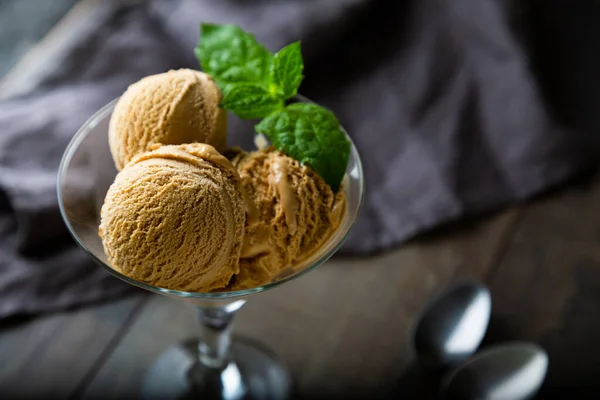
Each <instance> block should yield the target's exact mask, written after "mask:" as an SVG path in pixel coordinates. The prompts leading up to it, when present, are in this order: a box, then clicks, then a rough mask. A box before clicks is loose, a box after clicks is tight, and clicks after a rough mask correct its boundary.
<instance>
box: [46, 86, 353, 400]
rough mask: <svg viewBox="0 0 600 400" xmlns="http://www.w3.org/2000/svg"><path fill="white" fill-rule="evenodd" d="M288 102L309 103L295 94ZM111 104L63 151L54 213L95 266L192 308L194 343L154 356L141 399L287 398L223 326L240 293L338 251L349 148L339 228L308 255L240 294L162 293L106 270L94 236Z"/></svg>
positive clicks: (242, 299) (284, 381)
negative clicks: (195, 321)
mask: <svg viewBox="0 0 600 400" xmlns="http://www.w3.org/2000/svg"><path fill="white" fill-rule="evenodd" d="M294 101H296V102H309V100H308V99H306V98H304V97H301V96H298V97H296V98H295V99H294ZM115 102H116V100H114V101H112V102H111V103H109V104H107V105H106V106H104V107H103V108H102V109H100V110H99V111H98V112H97V113H96V114H95V115H94V116H92V117H91V118H90V119H89V120H88V121H87V122H86V123H85V124H84V125H83V126H82V127H81V128H80V129H79V131H78V132H77V133H76V134H75V136H74V137H73V139H72V140H71V142H70V143H69V145H68V146H67V149H66V150H65V153H64V155H63V158H62V160H61V163H60V167H59V171H58V187H57V190H58V201H59V206H60V211H61V214H62V217H63V219H64V221H65V223H66V225H67V227H68V229H69V231H70V232H71V234H72V235H73V237H74V239H75V241H76V242H77V243H78V244H79V245H80V246H81V247H82V248H83V249H84V250H85V251H86V252H87V253H88V255H89V256H90V257H91V258H92V259H93V260H94V261H95V262H96V263H97V264H99V265H100V266H101V267H103V268H104V269H106V270H107V271H108V272H109V273H111V274H112V275H114V276H116V277H117V278H119V279H121V280H123V281H125V282H127V283H129V284H131V285H134V286H137V287H140V288H142V289H146V290H149V291H151V292H154V293H157V294H161V295H164V296H168V297H171V298H176V299H180V300H181V301H183V302H186V303H188V304H190V305H192V306H193V307H195V308H196V311H197V315H198V319H199V322H200V323H199V335H198V338H197V339H193V340H190V341H188V342H186V343H181V344H179V345H177V346H174V347H172V348H170V349H168V350H167V351H165V352H164V353H163V354H162V355H161V356H159V357H158V359H157V360H156V361H155V363H154V364H153V365H152V366H150V367H149V369H148V372H147V375H146V377H145V379H144V383H143V385H142V388H141V397H143V398H156V399H169V398H191V397H202V398H214V399H241V398H253V399H254V398H256V399H284V398H288V397H289V396H290V389H291V379H290V375H289V373H288V371H287V369H286V368H285V366H284V365H283V364H282V363H281V362H280V361H279V360H278V359H277V357H276V356H274V355H273V354H272V353H271V352H270V351H269V350H267V349H265V348H264V347H262V346H261V345H260V344H258V343H254V342H251V341H248V340H244V339H243V338H238V337H235V338H234V339H232V336H231V323H232V320H233V317H234V316H235V313H236V312H237V311H238V310H239V309H240V308H241V307H242V306H243V305H244V304H245V303H246V299H247V298H248V296H250V295H252V294H257V293H260V292H263V291H265V290H268V289H272V288H275V287H277V286H280V285H282V284H284V283H286V282H289V281H291V280H293V279H296V278H298V277H299V276H301V275H303V274H305V273H307V272H309V271H311V270H313V269H314V268H316V267H318V266H319V265H321V264H323V263H324V262H325V261H327V260H328V259H329V258H330V257H331V256H332V255H333V254H334V253H335V252H336V251H337V250H338V249H339V248H340V246H341V245H342V243H343V242H344V240H345V239H346V237H347V235H348V233H349V232H350V229H351V227H352V225H353V224H354V221H355V220H356V217H357V215H358V212H359V209H360V206H361V203H362V199H363V191H364V181H363V171H362V166H361V161H360V157H359V155H358V152H357V150H356V148H355V147H354V144H353V143H352V147H351V152H350V160H349V162H348V168H347V170H346V176H345V178H344V182H343V186H342V187H343V189H344V191H345V192H346V198H347V207H346V213H345V215H344V218H343V220H342V222H341V224H340V226H339V228H338V229H337V230H336V231H335V232H334V233H333V235H332V236H331V237H330V238H329V239H328V240H327V242H326V243H325V244H324V245H323V246H322V247H321V248H320V249H319V250H318V251H317V252H316V253H315V254H313V255H312V256H311V257H309V258H308V259H306V260H305V261H304V262H302V263H301V264H299V265H296V266H294V267H293V268H286V269H285V270H284V271H282V273H281V274H279V275H278V276H277V277H275V278H274V279H273V280H272V281H270V282H268V283H265V284H264V285H262V286H258V287H254V288H251V289H247V290H239V291H231V292H211V293H189V292H181V291H177V290H169V289H166V288H161V287H156V286H152V285H149V284H146V283H143V282H139V281H136V280H134V279H132V278H129V277H127V276H125V275H123V274H121V273H120V272H118V271H116V270H114V269H113V268H112V267H111V265H110V263H109V261H108V259H107V257H106V255H105V253H104V249H103V247H102V241H101V239H100V238H99V237H98V226H99V224H100V207H101V206H102V203H103V201H104V197H105V195H106V192H107V190H108V188H109V186H110V184H111V183H112V182H113V180H114V178H115V175H116V174H117V170H116V169H115V167H114V163H113V160H112V157H111V154H110V150H109V147H108V123H109V120H110V116H111V113H112V111H113V108H114V105H115ZM251 134H252V132H249V135H251ZM231 144H232V143H230V145H231ZM233 144H234V145H235V143H233Z"/></svg>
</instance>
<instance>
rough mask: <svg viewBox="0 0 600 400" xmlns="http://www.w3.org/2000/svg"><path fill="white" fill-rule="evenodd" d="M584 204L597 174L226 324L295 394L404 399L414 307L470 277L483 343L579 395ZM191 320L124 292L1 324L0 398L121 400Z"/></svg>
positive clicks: (597, 329) (61, 30) (598, 189)
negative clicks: (517, 350)
mask: <svg viewBox="0 0 600 400" xmlns="http://www.w3.org/2000/svg"><path fill="white" fill-rule="evenodd" d="M93 4H94V1H92V2H84V3H83V4H82V5H80V6H79V7H78V8H76V9H75V10H74V11H73V13H72V14H71V15H70V16H69V17H68V18H67V19H66V20H65V21H64V22H62V23H61V25H60V26H59V27H58V28H57V29H56V30H55V31H54V32H53V33H52V34H51V35H50V36H49V37H48V39H46V40H44V41H43V42H42V43H41V44H40V45H39V46H38V47H37V48H36V49H34V50H33V53H32V54H30V56H29V57H26V59H25V60H24V61H23V62H22V63H21V64H20V65H19V67H18V68H17V69H15V70H14V72H13V73H12V74H9V78H10V81H5V82H4V85H3V86H2V85H0V86H2V87H3V88H4V93H9V92H10V91H11V90H12V89H14V87H16V86H17V85H18V83H19V82H20V81H21V82H25V81H26V80H27V77H28V76H32V75H35V73H36V68H39V67H38V66H37V65H36V64H37V63H35V60H36V59H39V58H38V57H39V56H40V55H43V54H49V53H51V52H52V51H56V50H57V49H59V48H60V46H61V43H65V42H66V41H68V35H69V31H71V30H72V29H70V27H72V25H70V24H81V23H82V22H81V21H82V18H85V16H86V15H89V13H90V12H93ZM11 88H12V89H11ZM598 204H600V180H598V179H595V178H589V179H585V180H584V182H579V183H577V184H572V185H570V186H569V187H568V188H565V189H563V190H561V191H558V192H555V193H553V194H551V195H547V196H545V197H543V198H540V199H537V200H536V201H533V202H531V203H530V204H524V205H519V206H515V207H512V208H508V209H505V210H503V211H501V212H499V213H497V214H495V215H488V216H485V217H482V218H478V219H477V220H471V221H468V222H462V223H460V224H454V225H452V226H447V227H444V228H441V229H438V230H437V231H436V232H435V233H432V234H429V235H426V236H423V237H421V238H418V239H416V240H413V241H411V242H410V243H407V244H405V245H403V246H401V247H400V248H397V249H395V250H392V251H389V252H387V253H385V254H381V255H378V256H376V257H371V258H364V259H342V258H335V259H334V260H332V261H330V262H328V263H327V264H325V265H324V266H322V267H321V268H319V269H317V270H316V271H314V272H312V273H310V274H308V275H306V276H304V277H302V278H299V279H297V280H296V281H294V282H292V283H289V284H288V285H285V286H283V287H281V288H278V289H275V290H272V291H269V292H266V293H264V294H261V295H258V296H255V297H253V298H251V301H250V302H249V303H248V305H247V306H246V307H245V308H244V309H243V310H242V311H241V313H240V315H239V317H238V319H237V321H236V324H235V330H236V331H237V333H239V334H243V335H247V336H249V337H251V338H254V339H257V340H260V341H262V342H264V343H266V344H268V345H269V346H270V347H271V348H272V349H273V350H274V351H275V352H277V353H278V354H279V355H280V356H281V358H283V360H284V361H285V362H286V363H287V364H288V366H289V368H290V369H291V372H292V374H293V378H294V381H295V385H296V392H297V395H298V396H297V397H298V398H314V397H315V396H318V397H335V398H338V397H345V398H360V397H367V398H380V397H393V396H396V397H398V396H401V395H402V394H404V395H405V396H406V394H407V393H410V390H409V389H407V387H408V386H410V384H409V383H410V379H407V378H406V375H405V374H406V373H407V371H408V369H407V368H408V366H409V365H410V363H411V354H410V350H409V348H408V345H407V339H408V333H409V329H410V327H411V324H412V322H413V321H414V318H415V315H416V313H417V312H418V310H419V309H420V307H421V306H422V305H423V303H424V302H425V301H426V300H427V299H428V298H429V297H430V296H431V295H432V294H434V293H435V292H437V291H439V290H441V289H442V288H444V287H446V286H447V285H449V284H450V283H452V282H453V281H456V280H458V279H463V278H472V279H477V280H479V281H482V282H485V283H486V284H487V285H488V286H489V287H490V288H491V291H492V299H493V315H492V322H491V326H490V330H489V332H488V335H487V337H486V340H485V344H484V345H489V344H491V343H495V342H498V341H506V340H531V341H535V342H537V343H539V344H541V345H542V346H543V347H544V348H546V350H547V351H548V352H549V354H550V370H549V375H548V379H547V381H546V384H545V386H544V389H543V390H542V393H541V395H540V397H543V398H546V397H548V398H554V396H556V395H558V396H559V397H558V398H586V397H585V395H586V394H587V391H588V390H591V389H593V387H594V386H595V384H596V379H597V378H596V377H597V375H598V372H599V371H600V346H598V345H597V341H598V338H599V337H600V323H599V322H598V315H600V246H599V244H600V207H599V206H598ZM195 324H196V323H195V320H194V315H193V313H192V311H191V310H190V309H188V308H186V307H185V306H184V305H182V304H180V303H178V302H175V301H172V300H168V299H166V298H162V297H159V296H156V295H150V294H146V293H142V292H138V293H136V294H135V295H133V296H131V297H128V298H125V299H120V300H116V301H114V302H111V303H107V304H101V305H98V306H95V307H91V308H87V309H81V310H76V311H72V312H65V313H60V314H57V315H51V316H46V317H41V318H37V319H34V320H31V321H28V322H24V323H19V324H13V325H11V326H8V327H6V326H5V327H3V329H2V330H0V360H2V361H1V362H0V398H11V396H15V397H18V398H49V397H51V398H85V399H88V398H133V397H134V396H135V393H137V390H138V387H139V385H140V380H141V378H142V376H143V373H144V371H145V368H146V367H147V366H148V365H149V364H150V363H151V362H152V360H153V359H154V358H155V357H156V356H157V355H158V354H159V353H160V352H161V351H163V350H164V349H166V348H167V347H168V346H169V345H170V344H173V343H175V342H177V341H179V340H182V339H184V338H187V337H190V336H193V335H194V334H195V332H196V325H195ZM49 394H52V396H49ZM595 397H596V396H591V395H590V398H595ZM405 398H425V396H424V395H423V396H417V395H414V394H413V395H412V397H405Z"/></svg>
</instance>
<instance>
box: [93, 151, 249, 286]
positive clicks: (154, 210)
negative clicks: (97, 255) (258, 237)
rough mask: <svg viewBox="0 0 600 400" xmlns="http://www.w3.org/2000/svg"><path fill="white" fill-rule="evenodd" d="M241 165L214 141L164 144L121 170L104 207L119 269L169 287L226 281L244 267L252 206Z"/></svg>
mask: <svg viewBox="0 0 600 400" xmlns="http://www.w3.org/2000/svg"><path fill="white" fill-rule="evenodd" d="M240 189H241V187H240V179H239V175H238V172H237V171H236V170H235V168H234V167H233V166H232V164H231V163H230V162H229V161H228V160H227V159H226V158H225V157H223V156H222V155H221V154H220V153H219V152H217V151H216V150H215V148H214V147H212V146H210V145H207V144H200V143H193V144H184V145H170V146H161V147H159V148H157V149H155V150H153V151H151V152H147V153H143V154H140V155H138V156H136V157H134V158H133V159H132V160H131V162H130V163H128V164H127V166H126V167H125V168H124V169H123V170H122V171H121V172H119V174H118V175H117V177H116V178H115V181H114V183H113V184H112V185H111V187H110V189H109V190H108V192H107V194H106V199H105V202H104V205H103V207H102V210H101V223H100V231H99V233H100V237H101V238H102V243H103V245H104V250H105V252H106V254H107V256H108V260H109V261H110V263H111V264H112V266H113V268H115V269H116V270H118V271H120V272H121V273H123V274H125V275H127V276H129V277H131V278H133V279H136V280H139V281H142V282H145V283H148V284H151V285H154V286H159V287H163V288H168V289H175V290H182V291H188V292H206V291H211V290H215V289H218V288H223V287H224V286H226V285H227V284H228V283H229V281H230V280H231V278H232V276H233V275H234V274H236V273H238V272H239V256H240V252H241V249H242V241H243V237H244V225H245V220H246V206H245V204H244V199H243V196H242V194H241V191H240Z"/></svg>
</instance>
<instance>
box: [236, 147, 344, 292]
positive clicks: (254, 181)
mask: <svg viewBox="0 0 600 400" xmlns="http://www.w3.org/2000/svg"><path fill="white" fill-rule="evenodd" d="M232 162H233V164H234V165H235V166H236V168H237V169H238V171H239V174H240V178H241V182H242V186H243V188H244V191H245V192H246V193H247V195H248V196H249V197H250V198H251V199H252V200H253V203H254V204H255V207H256V210H255V211H252V210H250V211H249V213H248V218H247V223H246V232H245V237H244V243H243V247H242V252H241V257H242V259H241V260H240V273H239V274H238V275H236V276H234V278H233V280H232V283H231V285H230V286H229V288H231V289H232V290H239V289H245V288H250V287H254V286H257V285H259V284H262V283H265V281H267V280H269V279H270V278H272V277H273V276H274V275H276V274H277V273H278V272H280V271H281V270H282V269H284V268H285V267H288V266H293V265H295V264H298V263H300V262H302V261H303V260H305V259H306V258H308V257H310V256H311V255H312V254H314V252H315V251H317V250H318V249H319V248H320V247H321V245H322V244H323V243H324V242H325V241H326V240H327V239H328V238H329V236H330V235H331V234H332V233H333V232H334V231H335V229H337V227H338V226H339V224H340V222H341V219H342V217H343V215H344V211H345V206H346V199H345V196H344V193H343V190H340V191H339V192H338V194H334V193H333V191H332V190H331V188H330V187H329V186H328V185H327V184H326V183H325V181H323V179H322V178H321V177H320V176H319V175H318V174H317V173H316V172H315V171H314V170H312V169H311V168H310V167H307V166H303V165H302V164H301V163H299V162H298V161H296V160H294V159H292V158H290V157H288V156H286V155H284V154H282V153H280V152H279V151H277V150H275V149H273V148H267V149H264V150H260V151H257V152H253V153H244V152H239V153H238V154H237V155H235V156H234V157H233V158H232ZM253 214H255V215H253Z"/></svg>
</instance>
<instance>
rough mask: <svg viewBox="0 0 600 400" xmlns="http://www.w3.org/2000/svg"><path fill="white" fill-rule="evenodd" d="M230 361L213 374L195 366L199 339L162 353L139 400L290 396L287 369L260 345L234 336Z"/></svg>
mask: <svg viewBox="0 0 600 400" xmlns="http://www.w3.org/2000/svg"><path fill="white" fill-rule="evenodd" d="M231 345H232V348H231V351H232V358H233V360H232V362H230V363H229V365H227V367H226V368H224V369H222V370H219V371H216V370H213V369H207V368H206V367H203V366H201V365H199V364H198V363H195V361H196V359H197V354H198V340H197V339H190V340H187V341H186V342H184V343H181V344H180V345H178V346H176V347H172V348H170V349H168V350H167V351H165V352H164V353H163V354H161V355H160V356H159V357H158V359H157V360H156V362H155V363H154V365H152V367H150V369H149V371H148V373H147V374H146V377H145V379H144V383H143V385H142V393H141V394H142V395H141V398H142V399H146V400H148V399H192V398H194V399H197V398H201V399H228V400H233V399H257V400H258V399H261V400H262V399H270V400H280V399H288V398H290V397H291V379H290V374H289V372H288V371H287V369H286V367H285V366H284V365H283V364H282V363H281V362H280V361H279V360H278V359H277V357H276V356H275V355H273V354H272V353H271V352H270V351H269V350H268V349H265V348H264V347H263V346H261V345H260V344H258V343H256V342H254V341H250V340H248V339H243V338H239V337H234V338H233V342H232V344H231Z"/></svg>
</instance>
